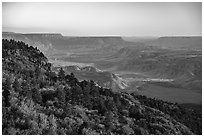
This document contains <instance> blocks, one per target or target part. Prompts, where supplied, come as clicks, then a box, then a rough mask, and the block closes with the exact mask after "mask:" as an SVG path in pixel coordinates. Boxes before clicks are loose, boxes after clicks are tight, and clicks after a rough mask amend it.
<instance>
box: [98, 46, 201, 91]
mask: <svg viewBox="0 0 204 137" xmlns="http://www.w3.org/2000/svg"><path fill="white" fill-rule="evenodd" d="M97 67H99V68H100V67H102V68H103V67H104V68H106V69H107V68H114V69H115V70H117V71H130V72H137V73H138V72H140V73H144V74H146V75H148V76H150V77H153V78H160V79H162V78H163V79H173V80H174V83H175V85H176V86H180V87H183V88H187V89H196V90H201V89H202V52H201V51H195V50H172V49H160V48H151V47H146V48H141V49H138V48H135V47H124V48H121V49H120V50H119V51H118V52H117V53H116V54H114V55H112V56H110V57H109V58H108V59H107V60H105V61H101V62H98V64H97Z"/></svg>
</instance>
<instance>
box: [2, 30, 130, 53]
mask: <svg viewBox="0 0 204 137" xmlns="http://www.w3.org/2000/svg"><path fill="white" fill-rule="evenodd" d="M2 38H4V39H8V40H9V39H14V40H17V41H23V42H25V43H26V44H29V45H33V46H34V47H38V48H39V49H40V50H41V51H42V52H43V53H44V54H46V55H50V54H54V53H55V52H54V51H53V50H57V52H58V51H68V50H69V51H70V50H80V51H90V50H91V51H92V50H100V51H105V52H111V51H112V50H115V49H118V48H121V47H122V46H124V45H132V44H133V43H132V42H126V41H124V40H123V39H122V37H119V36H110V37H106V36H101V37H99V36H92V37H77V36H76V37H68V36H62V35H61V34H57V33H56V34H51V33H47V34H46V33H45V34H43V33H39V34H38V33H33V34H32V33H28V34H22V33H7V32H3V33H2ZM53 52H54V53H53Z"/></svg>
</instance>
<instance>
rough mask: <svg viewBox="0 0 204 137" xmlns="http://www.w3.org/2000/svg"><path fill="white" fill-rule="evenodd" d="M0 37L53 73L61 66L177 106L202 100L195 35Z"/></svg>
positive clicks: (103, 83)
mask: <svg viewBox="0 0 204 137" xmlns="http://www.w3.org/2000/svg"><path fill="white" fill-rule="evenodd" d="M3 38H6V39H15V40H19V41H24V42H25V43H27V44H29V45H33V46H36V47H38V48H39V49H40V50H41V51H43V53H44V54H45V55H47V57H48V59H49V62H51V63H52V64H53V70H55V71H56V70H59V68H60V67H63V69H64V70H65V72H66V73H67V74H69V73H70V72H73V73H74V74H76V77H77V78H79V79H81V80H84V79H86V80H94V81H96V82H97V83H98V84H99V85H100V86H103V87H107V88H112V89H113V90H115V91H126V92H130V93H131V92H136V93H138V94H142V95H147V96H149V97H155V98H159V99H163V100H166V101H170V102H178V103H196V104H201V101H202V100H201V94H202V77H201V76H202V75H201V74H202V51H201V49H202V48H201V47H202V45H201V37H158V38H155V39H154V40H152V39H151V38H149V39H148V37H147V38H146V40H145V41H143V42H141V41H138V42H134V41H132V40H129V41H127V38H125V39H126V40H124V38H122V37H119V36H115V37H107V36H104V37H67V36H62V35H61V34H21V33H6V32H4V33H3ZM165 43H167V44H165ZM193 45H195V46H193Z"/></svg>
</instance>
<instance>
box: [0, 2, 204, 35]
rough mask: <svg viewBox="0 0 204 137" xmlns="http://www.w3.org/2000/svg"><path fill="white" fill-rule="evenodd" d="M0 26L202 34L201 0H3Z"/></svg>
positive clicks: (51, 30) (66, 31)
mask: <svg viewBox="0 0 204 137" xmlns="http://www.w3.org/2000/svg"><path fill="white" fill-rule="evenodd" d="M2 30H3V31H8V32H10V31H11V32H20V33H61V34H63V35H66V36H96V35H97V36H99V35H100V36H101V35H106V36H107V35H117V36H118V35H119V36H178V35H179V36H181V35H182V36H183V35H185V36H186V35H191V36H192V35H202V3H199V2H195V3H192V2H191V3H187V2H180V3H178V2H173V3H172V2H171V3H170V2H164V3H160V2H153V3H150V2H145V3H141V2H140V3H139V2H127V3H125V2H112V3H110V2H107V3H105V2H103V3H101V2H97V3H88V2H86V3H79V2H77V3H72V2H67V3H62V2H59V3H54V2H52V3H51V2H50V3H46V2H45V3H40V2H39V3H31V2H28V3H26V2H24V3H22V2H17V3H13V2H9V3H6V2H4V3H3V4H2Z"/></svg>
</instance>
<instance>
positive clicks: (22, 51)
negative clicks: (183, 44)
mask: <svg viewBox="0 0 204 137" xmlns="http://www.w3.org/2000/svg"><path fill="white" fill-rule="evenodd" d="M2 51H3V54H2V66H3V68H2V87H3V89H2V133H3V134H4V135H22V134H26V135H41V134H43V135H51V134H59V135H65V134H67V135H78V134H79V135H97V134H102V135H113V134H115V135H118V134H120V135H125V134H165V135H167V134H174V135H177V134H178V135H180V134H182V135H186V134H201V133H202V131H201V122H202V120H201V119H202V115H201V113H200V112H197V111H195V110H193V109H189V108H183V107H181V106H178V104H172V103H166V102H163V101H159V100H154V101H151V100H150V99H147V98H143V99H141V98H139V96H137V95H131V94H128V93H125V92H113V91H112V90H111V89H108V88H103V87H99V86H97V85H96V84H95V82H94V81H92V80H91V81H86V80H84V81H81V82H79V80H78V79H77V78H75V75H74V74H73V73H71V74H65V72H64V71H63V69H60V70H59V71H58V73H57V74H56V73H55V72H53V71H52V70H51V64H50V63H48V61H47V58H46V57H45V56H44V54H43V53H42V52H40V50H38V49H37V48H34V47H32V46H28V45H26V44H25V43H23V42H16V41H14V40H10V41H9V40H4V39H3V40H2ZM149 100H150V101H149ZM162 108H168V110H163V109H162ZM175 111H176V113H173V112H175ZM189 111H191V113H189ZM192 113H193V114H196V117H192V115H189V114H192ZM175 114H176V116H175ZM180 117H185V119H180V120H179V118H180ZM187 126H188V127H187Z"/></svg>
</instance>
